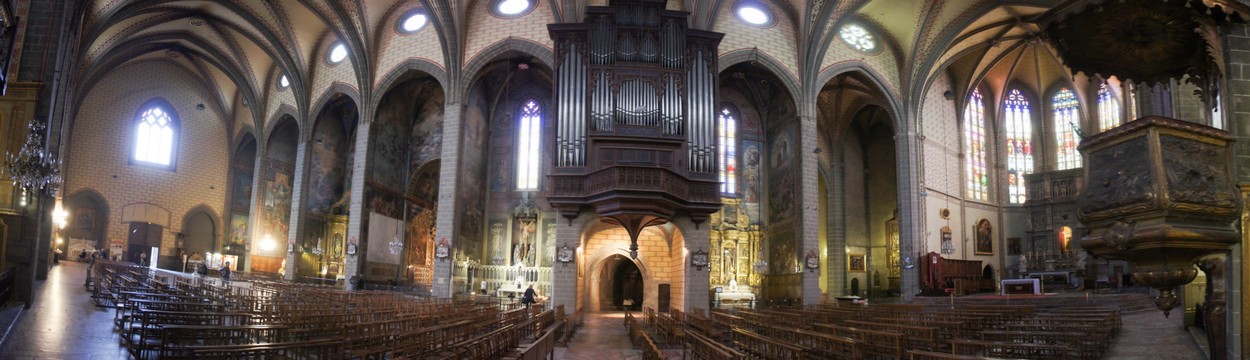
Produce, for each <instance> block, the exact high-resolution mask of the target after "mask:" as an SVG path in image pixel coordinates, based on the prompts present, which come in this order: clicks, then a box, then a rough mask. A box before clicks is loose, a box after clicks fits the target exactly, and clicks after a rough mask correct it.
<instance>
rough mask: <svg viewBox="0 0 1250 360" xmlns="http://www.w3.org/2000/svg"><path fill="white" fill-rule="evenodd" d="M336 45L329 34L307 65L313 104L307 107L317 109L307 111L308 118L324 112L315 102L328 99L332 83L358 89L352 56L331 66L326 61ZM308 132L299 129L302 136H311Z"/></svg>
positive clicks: (335, 38) (335, 39)
mask: <svg viewBox="0 0 1250 360" xmlns="http://www.w3.org/2000/svg"><path fill="white" fill-rule="evenodd" d="M337 43H338V38H337V37H334V36H333V34H331V35H330V36H329V37H328V38H326V39H324V40H323V41H322V42H321V46H320V47H318V49H317V51H316V52H315V53H313V54H312V55H311V57H312V59H311V61H310V62H309V64H310V65H311V66H310V67H311V68H312V86H311V87H310V88H311V89H312V91H311V92H309V94H310V96H311V98H310V99H311V101H312V102H313V103H311V104H309V106H314V107H317V108H312V109H308V114H309V116H317V115H318V114H320V113H321V111H322V110H325V109H323V108H321V107H324V106H325V105H326V104H317V103H316V102H317V101H319V100H323V99H329V98H328V97H325V95H326V92H327V91H330V90H329V88H330V86H332V85H334V83H336V82H339V83H343V84H345V85H347V86H348V87H350V88H352V89H356V90H359V87H358V86H357V85H356V72H355V71H352V55H348V56H347V58H346V59H344V60H343V61H342V62H340V63H338V64H331V63H330V62H329V61H327V60H326V58H327V54H329V53H330V48H331V47H333V46H334V44H337ZM348 51H352V50H348ZM357 105H359V104H357ZM310 130H312V129H300V131H301V132H302V133H304V134H311V132H310Z"/></svg>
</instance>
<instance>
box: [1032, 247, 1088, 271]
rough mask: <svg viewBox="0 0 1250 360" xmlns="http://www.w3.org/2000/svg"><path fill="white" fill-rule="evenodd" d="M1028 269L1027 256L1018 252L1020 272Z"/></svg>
mask: <svg viewBox="0 0 1250 360" xmlns="http://www.w3.org/2000/svg"><path fill="white" fill-rule="evenodd" d="M1082 252H1083V251H1082ZM1028 271H1029V257H1028V256H1025V255H1024V254H1020V272H1028Z"/></svg>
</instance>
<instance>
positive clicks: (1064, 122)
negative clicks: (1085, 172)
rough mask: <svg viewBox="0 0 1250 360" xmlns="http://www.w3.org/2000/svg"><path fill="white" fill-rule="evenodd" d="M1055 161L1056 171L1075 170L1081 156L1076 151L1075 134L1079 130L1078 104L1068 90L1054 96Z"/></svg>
mask: <svg viewBox="0 0 1250 360" xmlns="http://www.w3.org/2000/svg"><path fill="white" fill-rule="evenodd" d="M1054 102H1055V104H1054V105H1055V160H1056V163H1057V167H1056V169H1057V170H1067V169H1075V168H1078V167H1080V166H1081V154H1080V153H1078V152H1077V151H1076V146H1077V145H1079V144H1080V138H1079V137H1077V132H1078V131H1080V130H1081V128H1080V126H1081V125H1080V124H1081V115H1080V112H1078V111H1077V110H1078V107H1079V106H1080V103H1079V102H1077V101H1076V94H1075V93H1073V92H1072V90H1068V88H1061V89H1059V93H1058V94H1055V100H1054Z"/></svg>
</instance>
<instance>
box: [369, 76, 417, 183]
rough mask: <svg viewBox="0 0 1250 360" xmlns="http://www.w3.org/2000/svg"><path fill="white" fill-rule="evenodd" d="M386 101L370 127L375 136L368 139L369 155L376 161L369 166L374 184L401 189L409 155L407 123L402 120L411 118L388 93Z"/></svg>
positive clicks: (371, 135) (372, 135) (379, 108)
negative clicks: (406, 117)
mask: <svg viewBox="0 0 1250 360" xmlns="http://www.w3.org/2000/svg"><path fill="white" fill-rule="evenodd" d="M383 102H384V104H383V105H381V106H379V107H378V114H377V115H375V120H374V121H373V125H372V126H370V127H369V131H370V132H371V133H372V134H370V136H369V142H370V143H369V152H370V153H372V156H371V160H372V162H373V164H372V166H369V175H370V177H371V178H372V179H373V180H374V181H377V182H379V183H382V184H385V185H386V186H392V187H399V186H401V184H402V182H401V181H403V180H402V179H401V176H402V174H403V172H404V168H403V166H404V165H405V164H404V162H405V160H406V159H405V157H406V156H407V155H408V154H407V151H408V136H407V134H406V131H405V129H406V126H407V124H404V123H403V120H402V118H404V117H405V116H410V115H407V114H402V113H399V112H398V111H400V110H397V109H394V108H395V107H400V106H402V105H399V104H398V103H400V102H399V101H392V100H391V93H388V94H387V97H386V98H385V100H383ZM406 102H407V101H404V103H406ZM403 105H407V104H403ZM404 107H406V106H404Z"/></svg>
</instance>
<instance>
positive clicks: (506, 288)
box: [495, 283, 525, 299]
mask: <svg viewBox="0 0 1250 360" xmlns="http://www.w3.org/2000/svg"><path fill="white" fill-rule="evenodd" d="M508 295H512V296H513V297H514V298H516V299H520V298H521V296H523V295H525V288H523V287H520V286H518V285H517V284H514V283H508V284H503V286H500V287H499V289H497V290H495V296H498V297H501V298H506V297H508Z"/></svg>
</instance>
